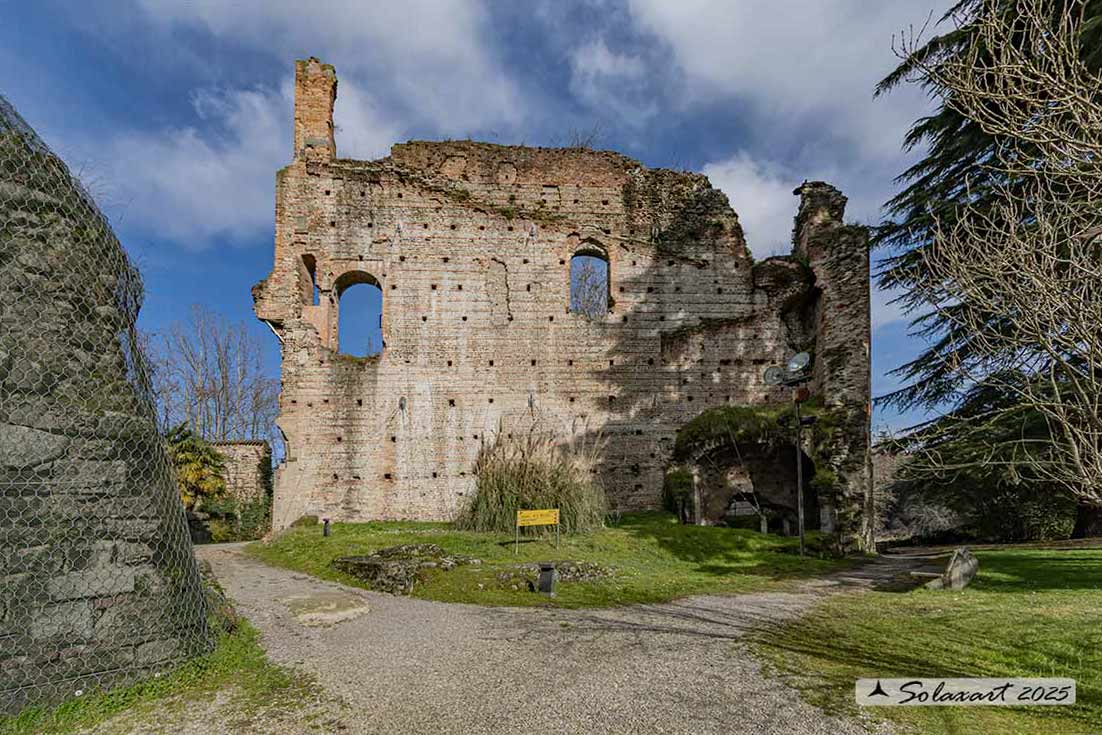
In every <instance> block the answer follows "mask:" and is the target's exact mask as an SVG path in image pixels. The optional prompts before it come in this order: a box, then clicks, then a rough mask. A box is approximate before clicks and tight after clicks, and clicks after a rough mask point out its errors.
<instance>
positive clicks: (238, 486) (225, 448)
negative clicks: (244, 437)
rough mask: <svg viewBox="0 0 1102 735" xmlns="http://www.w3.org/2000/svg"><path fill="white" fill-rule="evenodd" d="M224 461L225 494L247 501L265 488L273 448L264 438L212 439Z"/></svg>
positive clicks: (263, 491)
mask: <svg viewBox="0 0 1102 735" xmlns="http://www.w3.org/2000/svg"><path fill="white" fill-rule="evenodd" d="M214 448H215V449H217V450H218V453H219V454H221V455H222V459H223V460H224V461H225V476H226V494H227V495H229V496H230V497H232V498H234V499H235V500H238V501H241V502H247V501H250V500H255V499H256V498H258V497H261V496H263V495H264V494H265V493H266V492H267V491H268V488H267V483H268V478H269V476H270V473H269V471H268V470H269V468H270V466H271V461H272V450H271V447H269V446H268V442H266V441H259V440H258V441H229V442H214Z"/></svg>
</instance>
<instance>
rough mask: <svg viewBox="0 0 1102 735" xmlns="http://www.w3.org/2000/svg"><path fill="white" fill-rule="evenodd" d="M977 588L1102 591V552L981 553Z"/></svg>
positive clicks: (1009, 590)
mask: <svg viewBox="0 0 1102 735" xmlns="http://www.w3.org/2000/svg"><path fill="white" fill-rule="evenodd" d="M976 555H977V556H978V557H979V560H980V568H979V575H978V576H977V577H976V582H975V589H977V590H982V591H984V592H1009V593H1015V592H1017V593H1022V592H1036V591H1041V590H1102V549H1099V550H1084V551H1039V550H1038V551H1032V550H1019V551H981V552H977V554H976Z"/></svg>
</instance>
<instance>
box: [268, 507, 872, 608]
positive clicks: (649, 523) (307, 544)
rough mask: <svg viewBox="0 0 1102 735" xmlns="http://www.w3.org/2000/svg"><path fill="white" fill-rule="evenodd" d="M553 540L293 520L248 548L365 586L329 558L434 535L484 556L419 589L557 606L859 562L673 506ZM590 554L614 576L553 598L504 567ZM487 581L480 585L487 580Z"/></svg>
mask: <svg viewBox="0 0 1102 735" xmlns="http://www.w3.org/2000/svg"><path fill="white" fill-rule="evenodd" d="M552 540H553V539H549V540H544V539H521V543H520V554H519V555H514V553H513V539H512V538H511V537H510V536H509V535H508V534H493V533H475V532H470V531H456V530H454V529H453V528H451V527H450V526H449V524H445V523H414V522H375V523H337V524H334V526H333V535H332V536H330V537H329V538H323V537H322V535H321V529H320V527H313V528H305V529H302V528H300V529H291V530H289V531H287V532H285V533H283V534H281V535H280V536H279V537H278V538H277V539H276V540H275V541H273V542H271V543H269V544H262V543H256V544H252V545H251V546H249V547H248V551H249V553H250V554H252V555H253V556H255V557H257V558H259V559H261V560H263V561H265V562H267V563H269V564H273V565H275V566H281V567H286V568H289V569H295V570H297V571H302V572H306V573H309V574H313V575H316V576H318V577H322V578H324V579H331V580H335V581H338V582H343V583H345V584H350V585H356V586H363V584H362V583H360V582H358V581H357V580H356V579H354V578H352V577H349V576H348V575H345V574H342V573H341V572H337V571H335V570H333V569H331V568H330V567H329V562H330V561H331V560H332V559H334V558H335V557H338V556H345V555H353V554H366V553H369V552H371V551H373V550H376V549H380V548H383V547H386V546H395V545H397V544H408V543H435V544H439V545H440V546H441V547H443V548H444V549H445V550H447V551H449V552H451V553H457V554H467V555H470V556H474V557H477V558H479V559H481V560H483V564H481V565H479V566H463V567H458V568H456V569H453V570H451V571H448V572H444V571H435V570H434V571H433V572H431V573H430V575H429V577H428V578H427V579H426V581H425V583H424V584H420V585H417V586H415V587H414V590H413V595H414V596H415V597H421V598H425V599H430V600H440V601H445V602H467V603H475V604H480V605H556V606H562V607H598V606H610V605H623V604H628V603H638V602H659V601H665V600H670V599H673V598H676V597H683V596H685V595H691V594H698V593H730V592H746V591H749V590H758V589H763V588H768V587H777V586H780V585H783V584H784V583H785V582H786V581H787V580H791V579H794V578H798V577H805V576H808V575H816V574H823V573H825V572H829V571H832V570H835V569H838V568H841V567H842V566H845V565H846V564H849V563H851V562H845V561H837V560H826V559H818V558H811V557H808V558H805V559H800V557H799V556H798V555H796V554H794V553H792V550H793V549H794V548H795V543H796V542H795V540H793V539H784V538H780V537H777V536H765V535H762V534H759V533H755V532H753V531H746V530H742V529H733V528H720V527H706V526H683V525H680V524H679V523H678V522H677V520H676V519H675V518H674V517H673V516H672V515H670V514H667V513H638V514H628V515H625V516H624V517H623V519H621V520H620V522H619V523H617V524H616V525H614V526H612V527H610V528H605V529H602V530H600V531H597V532H595V533H592V534H586V535H577V536H564V537H563V538H562V546H561V548H559V549H556V548H555V547H554V545H553V543H551V541H552ZM552 560H571V561H590V562H596V563H599V564H601V565H602V566H609V567H613V568H614V569H615V570H616V573H615V575H614V576H613V577H611V578H606V579H602V580H600V581H594V582H570V583H562V584H560V585H559V589H558V595H557V596H556V597H555V598H552V599H548V598H545V597H544V596H542V595H538V594H534V593H531V592H528V591H527V589H524V588H522V589H520V590H513V589H511V588H510V587H511V586H510V585H509V584H507V583H502V582H500V581H499V580H498V578H497V573H498V572H500V571H502V570H504V569H509V568H511V567H513V566H515V565H516V564H518V563H521V562H533V561H552ZM480 584H481V585H482V588H479V585H480Z"/></svg>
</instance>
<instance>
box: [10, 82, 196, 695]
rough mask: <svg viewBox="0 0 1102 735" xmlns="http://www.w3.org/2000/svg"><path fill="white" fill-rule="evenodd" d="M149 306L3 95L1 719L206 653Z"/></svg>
mask: <svg viewBox="0 0 1102 735" xmlns="http://www.w3.org/2000/svg"><path fill="white" fill-rule="evenodd" d="M141 301H142V284H141V279H140V276H139V274H138V272H137V270H136V269H135V268H134V267H133V266H132V265H131V263H130V262H129V260H128V259H127V256H126V254H125V253H124V252H123V249H122V247H121V246H120V244H119V241H118V240H117V239H116V237H115V235H114V233H113V232H112V231H111V228H110V226H109V225H108V223H107V220H106V219H105V218H104V216H103V215H102V214H101V213H100V211H99V209H98V208H97V207H96V205H95V203H94V202H93V201H92V198H91V197H90V196H89V194H88V193H87V192H86V191H85V189H84V188H83V187H82V186H81V185H80V184H79V182H78V181H77V180H76V179H75V178H74V177H73V176H72V175H71V174H70V173H69V170H68V169H67V168H66V166H65V164H64V163H63V162H62V161H61V160H60V159H59V158H58V157H57V156H55V155H54V154H53V153H52V152H51V151H50V149H49V148H48V147H47V146H46V145H45V144H44V143H43V142H42V141H41V140H40V139H39V138H38V136H37V135H36V134H35V133H34V131H33V130H31V128H30V127H29V126H28V125H27V124H26V123H25V122H24V121H23V120H22V118H20V117H19V115H18V114H17V113H16V112H15V110H14V109H13V108H12V107H11V105H10V104H9V103H8V102H7V100H5V99H4V98H3V97H0V713H9V714H10V713H12V712H16V711H19V710H21V709H23V708H25V707H27V706H30V705H38V704H50V703H54V702H57V701H60V700H62V699H65V698H68V697H73V696H79V695H81V694H85V695H86V694H88V693H90V692H93V691H96V690H100V689H104V688H107V687H109V686H115V685H118V684H121V683H125V682H129V681H132V680H134V679H136V678H140V677H143V676H148V675H152V674H153V673H154V672H159V671H164V670H166V669H167V668H169V666H170V665H171V664H173V663H176V662H179V661H182V660H183V659H185V658H188V657H190V656H193V655H195V654H198V653H201V652H203V651H206V650H209V648H210V645H211V633H210V631H209V629H208V626H207V621H206V616H205V609H204V601H203V592H202V586H201V584H200V578H199V574H198V570H197V567H196V563H195V559H194V556H193V555H192V548H191V542H190V540H189V538H188V533H187V524H186V521H185V518H184V511H183V506H182V504H181V502H180V498H179V494H178V493H177V490H176V485H175V479H174V476H173V474H172V469H171V465H170V464H169V461H168V456H167V454H166V449H165V445H164V442H163V439H162V437H161V436H160V434H159V433H158V431H157V426H156V422H155V419H154V415H155V414H154V407H153V402H152V394H151V391H150V388H149V375H148V372H147V369H146V363H145V361H144V359H143V356H142V351H141V349H140V346H139V343H138V334H137V331H136V329H135V320H136V318H137V316H138V309H139V307H140V305H141Z"/></svg>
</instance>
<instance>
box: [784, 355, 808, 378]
mask: <svg viewBox="0 0 1102 735" xmlns="http://www.w3.org/2000/svg"><path fill="white" fill-rule="evenodd" d="M810 362H811V355H809V354H807V353H806V352H797V353H796V354H795V355H793V356H792V358H791V359H790V360H789V361H788V372H790V373H798V372H800V371H801V370H803V369H804V368H805V367H807V366H808V364H809V363H810Z"/></svg>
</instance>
